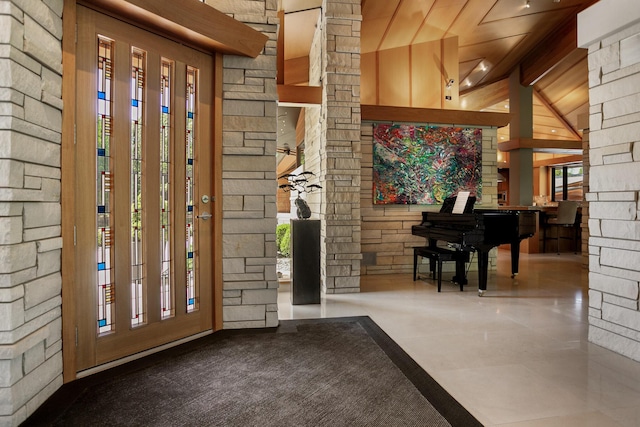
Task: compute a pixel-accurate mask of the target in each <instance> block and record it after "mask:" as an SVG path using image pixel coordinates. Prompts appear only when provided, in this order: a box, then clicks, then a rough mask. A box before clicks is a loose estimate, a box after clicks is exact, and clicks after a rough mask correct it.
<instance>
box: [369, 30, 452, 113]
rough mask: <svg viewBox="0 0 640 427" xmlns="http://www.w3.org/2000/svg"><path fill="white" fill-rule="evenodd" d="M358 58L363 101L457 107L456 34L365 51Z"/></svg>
mask: <svg viewBox="0 0 640 427" xmlns="http://www.w3.org/2000/svg"><path fill="white" fill-rule="evenodd" d="M361 61H362V62H361V66H362V68H361V92H360V93H361V99H362V103H363V104H370V105H391V106H397V107H420V108H443V109H458V108H459V105H460V100H459V82H458V81H457V79H458V68H459V65H458V38H457V37H450V38H447V39H443V40H437V41H433V42H427V43H420V44H415V45H412V46H402V47H398V48H394V49H386V50H380V51H377V52H370V53H365V54H363V55H362V60H361ZM451 79H453V80H454V82H453V84H451V85H450V86H449V87H447V82H448V81H449V80H451ZM447 98H450V99H447Z"/></svg>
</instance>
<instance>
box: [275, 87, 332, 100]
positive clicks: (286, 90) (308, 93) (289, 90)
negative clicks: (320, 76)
mask: <svg viewBox="0 0 640 427" xmlns="http://www.w3.org/2000/svg"><path fill="white" fill-rule="evenodd" d="M278 102H279V103H280V104H293V105H302V104H312V105H320V104H322V86H291V85H278Z"/></svg>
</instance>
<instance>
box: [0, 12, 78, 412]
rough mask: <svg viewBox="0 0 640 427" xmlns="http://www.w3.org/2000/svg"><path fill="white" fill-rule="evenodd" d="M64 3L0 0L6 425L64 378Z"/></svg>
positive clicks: (0, 358)
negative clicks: (62, 177) (61, 183)
mask: <svg viewBox="0 0 640 427" xmlns="http://www.w3.org/2000/svg"><path fill="white" fill-rule="evenodd" d="M62 5H63V3H62V1H53V2H52V1H44V0H30V1H27V2H23V1H2V2H0V425H18V424H20V423H21V422H22V421H24V420H25V419H26V417H27V416H29V415H30V414H31V413H32V412H33V411H34V410H35V409H36V408H37V407H38V406H39V405H40V403H42V402H43V401H44V400H45V399H47V398H48V397H49V396H50V395H51V394H52V393H53V392H54V391H56V390H57V389H58V388H59V387H60V386H61V385H62V339H61V337H62V318H61V304H62V297H61V289H62V275H61V260H60V253H61V248H62V237H61V205H60V177H61V170H60V144H61V139H62V137H61V135H62V99H61V98H62V91H61V86H62V45H61V40H62ZM67 243H68V244H73V242H67Z"/></svg>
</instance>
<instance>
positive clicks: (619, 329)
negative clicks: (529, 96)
mask: <svg viewBox="0 0 640 427" xmlns="http://www.w3.org/2000/svg"><path fill="white" fill-rule="evenodd" d="M624 3H626V4H624ZM631 3H632V2H630V1H626V0H625V1H622V0H621V1H618V0H601V1H600V2H598V3H596V4H595V5H593V6H591V7H590V8H589V9H587V10H586V11H584V12H582V13H580V14H579V15H578V44H579V46H580V47H588V48H589V104H590V107H589V111H590V119H589V135H588V143H589V192H588V193H587V194H586V199H587V201H588V202H589V233H590V237H589V341H591V342H593V343H595V344H598V345H600V346H603V347H605V348H608V349H611V350H613V351H615V352H618V353H620V354H622V355H624V356H627V357H629V358H632V359H634V360H637V361H640V309H639V307H640V306H639V304H640V216H639V214H638V212H639V208H638V206H639V202H638V201H639V200H640V136H639V135H640V114H639V113H640V102H639V100H640V55H639V54H638V52H639V50H638V46H640V9H639V8H638V7H636V6H637V3H636V2H633V4H631ZM620 10H624V11H625V13H619V11H620Z"/></svg>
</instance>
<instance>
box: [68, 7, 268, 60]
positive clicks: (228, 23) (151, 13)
mask: <svg viewBox="0 0 640 427" xmlns="http://www.w3.org/2000/svg"><path fill="white" fill-rule="evenodd" d="M80 2H81V3H83V4H86V5H89V6H97V7H99V8H100V9H103V10H105V11H109V12H111V13H115V14H116V15H118V16H120V17H123V18H125V19H131V20H132V21H134V22H136V23H138V24H143V25H145V26H147V27H149V28H152V29H155V30H156V31H160V32H161V33H162V34H167V35H170V36H172V37H175V38H177V39H178V40H182V41H185V42H187V43H189V44H191V45H193V46H197V47H199V48H201V49H205V50H206V51H208V52H210V53H213V52H222V53H228V54H234V55H243V56H249V57H251V58H255V57H257V56H258V55H259V54H260V52H261V51H262V49H263V48H264V47H265V45H266V43H267V40H268V38H269V37H268V36H266V35H265V34H262V33H260V32H259V31H256V30H254V29H253V28H251V27H249V26H248V25H246V24H243V23H242V22H239V21H236V20H235V19H233V18H232V17H230V16H227V15H225V14H224V13H222V12H220V11H218V10H216V9H214V8H213V7H211V6H209V5H206V4H204V3H202V2H199V1H197V0H172V1H158V0H80Z"/></svg>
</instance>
